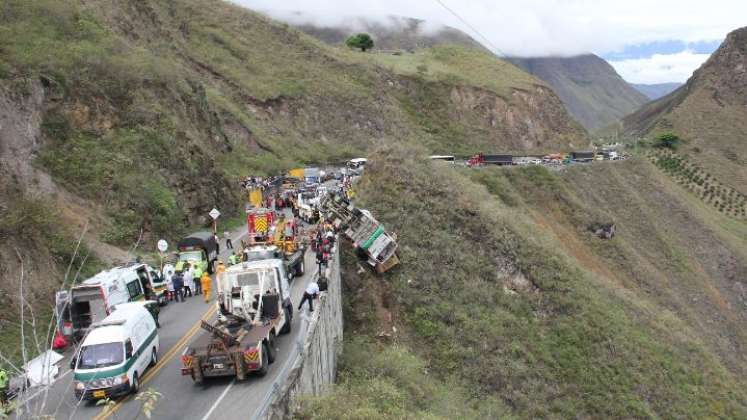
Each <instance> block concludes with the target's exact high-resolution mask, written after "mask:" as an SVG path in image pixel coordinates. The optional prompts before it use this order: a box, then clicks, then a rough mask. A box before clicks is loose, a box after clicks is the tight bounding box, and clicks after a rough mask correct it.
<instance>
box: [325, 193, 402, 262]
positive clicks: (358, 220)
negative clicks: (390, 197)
mask: <svg viewBox="0 0 747 420" xmlns="http://www.w3.org/2000/svg"><path fill="white" fill-rule="evenodd" d="M319 208H320V209H321V211H322V212H323V213H324V216H325V217H326V218H328V219H331V220H332V221H333V223H334V224H335V225H336V226H339V227H340V228H341V229H342V230H343V232H344V233H345V236H347V237H348V238H349V239H350V240H351V241H353V246H354V247H356V249H357V250H359V251H360V252H362V253H365V255H366V256H367V257H368V263H369V264H371V265H372V266H373V267H374V268H375V269H376V272H378V273H383V272H385V271H387V270H389V269H390V268H392V267H394V266H395V265H397V264H399V259H398V258H397V254H396V252H397V237H396V235H394V234H392V233H389V232H387V231H386V230H385V229H384V225H382V224H381V223H379V222H378V221H377V220H376V219H375V218H374V217H373V215H371V212H369V211H368V210H365V209H359V208H356V207H355V206H354V205H353V204H352V203H351V202H350V201H349V200H348V199H346V198H344V197H342V196H340V195H338V194H326V195H325V196H324V197H322V199H321V202H320V203H319Z"/></svg>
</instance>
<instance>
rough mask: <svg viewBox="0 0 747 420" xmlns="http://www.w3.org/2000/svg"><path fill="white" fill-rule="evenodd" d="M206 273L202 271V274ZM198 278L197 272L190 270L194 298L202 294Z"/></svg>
mask: <svg viewBox="0 0 747 420" xmlns="http://www.w3.org/2000/svg"><path fill="white" fill-rule="evenodd" d="M206 272H207V270H206V271H203V273H206ZM200 277H202V276H199V277H198V276H197V270H195V269H194V268H192V290H194V292H195V296H197V295H199V294H202V283H200Z"/></svg>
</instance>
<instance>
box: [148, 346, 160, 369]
mask: <svg viewBox="0 0 747 420" xmlns="http://www.w3.org/2000/svg"><path fill="white" fill-rule="evenodd" d="M156 363H158V353H157V352H156V348H155V347H153V351H152V352H151V353H150V364H149V365H148V366H151V367H153V366H155V365H156Z"/></svg>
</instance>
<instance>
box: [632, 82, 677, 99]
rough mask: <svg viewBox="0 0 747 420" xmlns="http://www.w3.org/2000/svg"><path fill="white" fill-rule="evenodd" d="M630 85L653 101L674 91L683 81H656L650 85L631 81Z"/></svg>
mask: <svg viewBox="0 0 747 420" xmlns="http://www.w3.org/2000/svg"><path fill="white" fill-rule="evenodd" d="M630 85H631V86H633V87H634V88H635V89H636V90H637V91H638V92H641V93H642V94H644V95H646V97H647V98H648V99H650V100H652V101H653V100H656V99H659V98H661V97H664V96H667V95H669V94H670V93H672V92H674V91H675V90H677V88H679V87H680V86H682V83H655V84H650V85H646V84H638V83H631V84H630Z"/></svg>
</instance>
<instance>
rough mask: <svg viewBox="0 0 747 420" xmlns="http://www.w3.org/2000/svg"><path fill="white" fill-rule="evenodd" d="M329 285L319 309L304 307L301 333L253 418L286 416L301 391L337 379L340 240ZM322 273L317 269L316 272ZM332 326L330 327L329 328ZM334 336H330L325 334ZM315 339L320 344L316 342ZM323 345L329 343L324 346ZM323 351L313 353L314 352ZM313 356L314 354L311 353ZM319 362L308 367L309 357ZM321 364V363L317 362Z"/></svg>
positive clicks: (305, 392) (312, 391) (313, 392)
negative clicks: (305, 309) (312, 309)
mask: <svg viewBox="0 0 747 420" xmlns="http://www.w3.org/2000/svg"><path fill="white" fill-rule="evenodd" d="M327 270H328V271H327V279H328V289H327V291H325V292H322V293H321V294H320V298H319V301H318V302H317V303H316V304H315V305H314V306H315V308H316V310H315V311H314V312H313V313H311V315H307V313H306V312H305V311H304V312H303V313H302V314H301V315H300V316H301V333H300V334H298V337H297V339H296V342H295V343H294V345H293V346H292V348H293V349H292V354H291V355H290V357H288V359H287V360H286V362H285V364H284V365H283V367H282V370H281V371H280V373H279V374H278V375H277V377H276V378H275V380H274V381H273V383H272V385H271V388H272V389H271V391H270V392H268V393H267V395H266V396H265V398H264V399H263V400H262V402H261V403H260V404H259V406H257V408H256V410H255V411H254V413H253V414H252V416H251V419H252V420H258V419H273V420H274V419H283V418H287V417H288V416H289V415H290V414H291V413H292V412H293V411H294V410H295V404H296V402H295V398H296V396H298V395H308V394H311V395H318V394H320V393H321V392H323V391H324V388H326V387H327V386H329V385H330V384H331V383H332V382H334V379H335V374H336V367H337V355H338V354H339V352H340V351H341V347H342V302H341V299H342V284H341V279H340V251H339V241H335V247H334V250H333V253H332V257H331V260H330V264H329V268H328V269H327ZM318 275H319V272H318V271H317V273H316V276H318ZM330 328H331V329H332V330H331V331H330V330H329V329H330ZM325 334H326V335H327V336H328V337H329V336H330V335H332V336H333V339H332V340H331V342H330V340H329V339H328V338H327V339H325V337H322V335H325ZM314 343H316V344H317V347H314V346H313V344H314ZM322 346H326V347H327V348H326V349H324V348H322ZM315 351H316V352H318V353H324V355H326V356H327V357H326V360H325V359H324V358H323V357H322V356H323V355H322V354H316V355H314V354H313V352H315ZM311 356H314V357H311ZM308 360H313V362H318V363H320V364H321V365H322V366H321V369H313V372H312V370H310V369H305V367H307V361H308ZM317 367H318V366H317ZM320 372H321V373H322V375H321V377H315V378H313V379H312V380H311V381H308V382H309V383H305V381H304V380H305V379H308V378H309V375H318V374H319V373H320Z"/></svg>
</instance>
